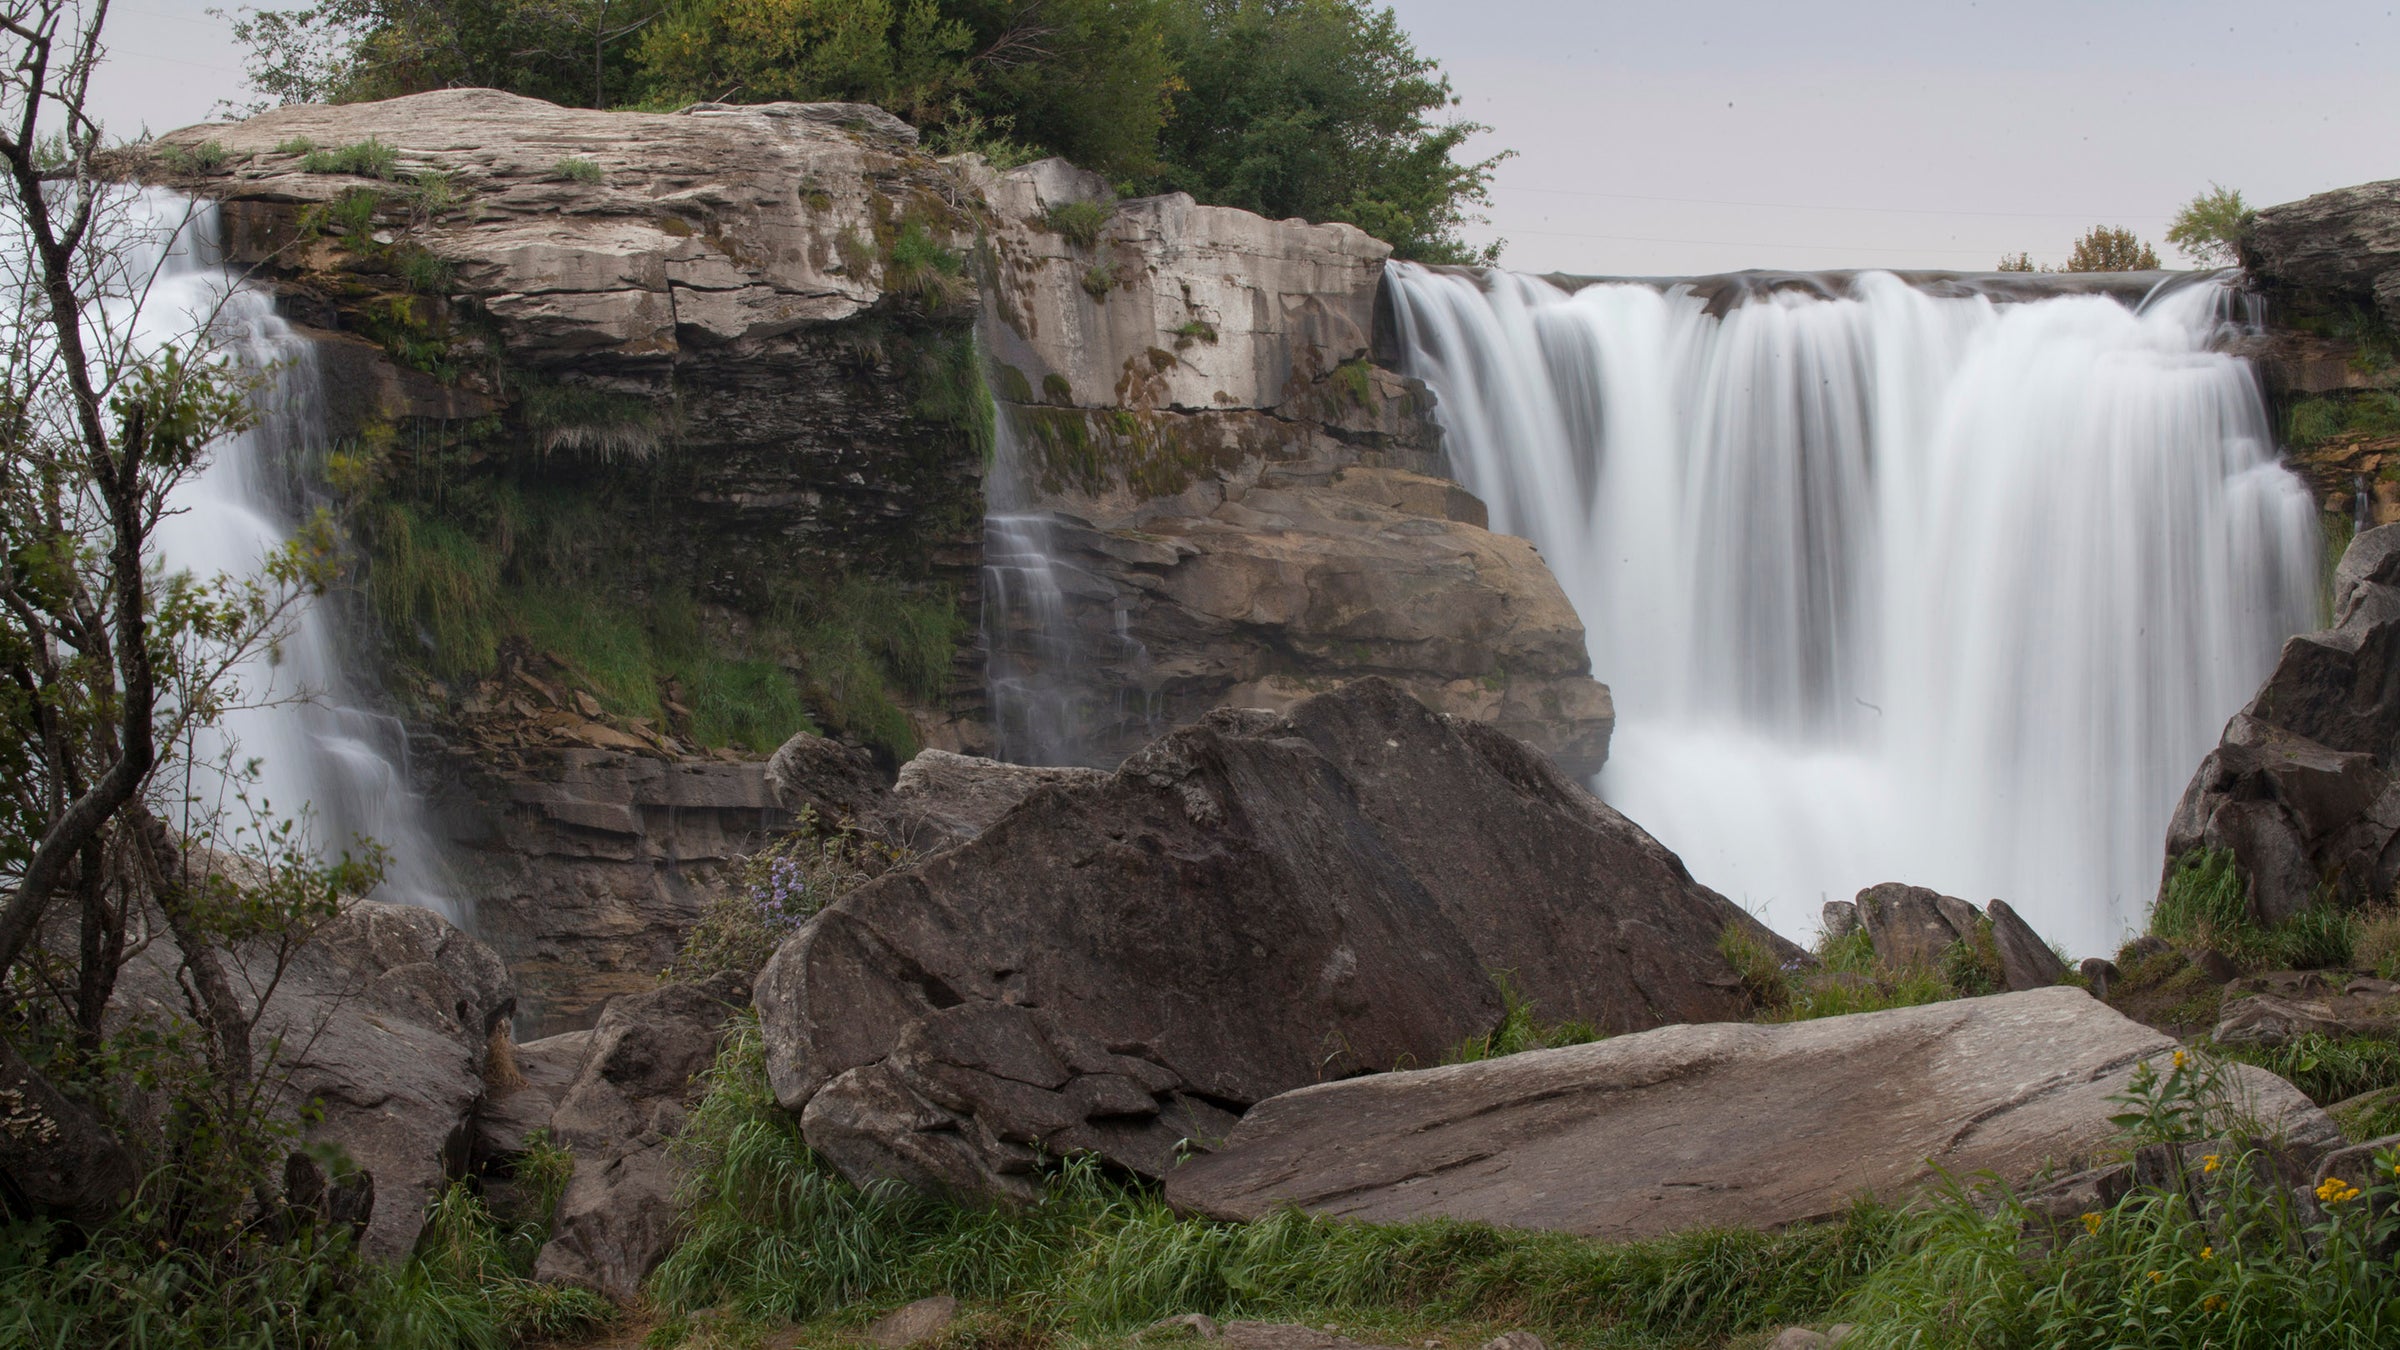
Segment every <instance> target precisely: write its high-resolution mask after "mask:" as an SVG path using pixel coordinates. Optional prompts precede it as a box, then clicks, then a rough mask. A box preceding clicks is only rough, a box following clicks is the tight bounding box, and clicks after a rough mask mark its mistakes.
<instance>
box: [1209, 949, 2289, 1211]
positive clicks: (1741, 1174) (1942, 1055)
mask: <svg viewBox="0 0 2400 1350" xmlns="http://www.w3.org/2000/svg"><path fill="white" fill-rule="evenodd" d="M2174 1048H2175V1042H2174V1041H2173V1040H2172V1039H2170V1038H2169V1037H2166V1036H2164V1035H2162V1034H2160V1033H2158V1032H2155V1031H2152V1030H2150V1029H2149V1028H2147V1027H2144V1026H2141V1025H2140V1024H2138V1023H2136V1022H2133V1021H2131V1020H2130V1019H2128V1018H2126V1017H2124V1016H2122V1015H2121V1014H2119V1013H2117V1012H2115V1011H2113V1010H2111V1009H2110V1008H2108V1007H2106V1006H2105V1005H2103V1004H2101V1003H2099V1002H2097V1001H2095V1000H2093V999H2091V998H2090V997H2088V996H2086V995H2085V994H2084V993H2083V992H2082V991H2081V990H2077V989H2067V988H2051V989H2038V990H2032V991H2029V992H2026V993H2013V994H1999V995H1994V996H1992V997H1989V998H1978V999H1960V1000H1954V1001H1951V1002H1946V1003H1936V1004H1929V1005H1926V1006H1922V1007H1916V1008H1904V1009H1898V1010H1894V1011H1890V1012H1878V1013H1863V1014H1855V1015H1852V1016H1847V1017H1832V1018H1825V1019H1822V1020H1819V1021H1813V1022H1799V1023H1791V1024H1786V1025H1779V1026H1756V1025H1747V1024H1719V1025H1707V1026H1672V1027H1664V1028H1661V1029H1659V1030H1656V1031H1648V1032H1643V1033H1640V1034H1638V1035H1631V1036H1620V1037H1617V1038H1614V1039H1611V1040H1607V1041H1602V1042H1599V1043H1597V1044H1592V1045H1583V1046H1574V1047H1569V1048H1566V1049H1561V1050H1542V1051H1533V1052H1529V1053H1525V1054H1520V1055H1512V1056H1509V1057H1507V1058H1504V1059H1497V1060H1490V1061H1485V1062H1482V1063H1474V1064H1463V1065H1457V1066H1453V1067H1449V1068H1439V1069H1424V1070H1417V1071H1413V1072H1406V1073H1391V1074H1381V1075H1375V1076H1371V1077H1366V1078H1355V1079H1350V1080H1348V1081H1344V1082H1338V1083H1324V1084H1319V1085H1315V1086H1312V1087H1306V1088H1301V1089H1298V1090H1296V1091H1293V1092H1290V1093H1286V1094H1285V1095H1283V1096H1281V1097H1277V1098H1272V1099H1270V1100H1268V1101H1266V1102H1262V1103H1260V1104H1259V1105H1258V1106H1255V1107H1253V1108H1252V1109H1251V1110H1250V1112H1249V1113H1248V1114H1247V1115H1246V1116H1245V1117H1244V1118H1243V1120H1242V1123H1241V1125H1240V1126H1239V1127H1238V1128H1237V1129H1235V1131H1234V1133H1233V1136H1232V1138H1231V1139H1230V1140H1229V1141H1228V1142H1227V1144H1226V1145H1225V1147H1224V1148H1222V1149H1220V1150H1218V1151H1216V1152H1214V1153H1211V1154H1207V1155H1204V1156H1201V1157H1197V1158H1194V1159H1192V1160H1191V1161H1189V1162H1186V1163H1185V1164H1184V1165H1182V1166H1181V1167H1178V1168H1177V1169H1176V1170H1175V1171H1174V1172H1172V1173H1170V1174H1169V1175H1168V1178H1167V1197H1168V1199H1169V1201H1170V1202H1171V1203H1173V1204H1174V1205H1175V1206H1176V1207H1177V1208H1178V1209H1181V1210H1184V1211H1187V1212H1194V1213H1199V1214H1204V1215H1209V1216H1212V1217H1217V1218H1228V1219H1255V1218H1259V1217H1263V1216H1264V1215H1266V1214H1267V1213H1269V1212H1271V1211H1272V1210H1274V1209H1275V1208H1277V1207H1280V1206H1284V1205H1296V1206H1298V1207H1300V1208H1302V1209H1305V1210H1308V1211H1310V1212H1313V1213H1321V1214H1328V1215H1334V1216H1339V1217H1345V1218H1352V1219H1359V1220H1363V1221H1368V1222H1404V1221H1408V1220H1412V1219H1419V1218H1426V1217H1432V1216H1444V1217H1449V1218H1458V1219H1469V1220H1479V1221H1484V1222H1490V1223H1496V1224H1501V1225H1504V1226H1511V1227H1520V1228H1547V1229H1557V1230H1562V1231H1567V1232H1574V1233H1581V1234H1586V1235H1589V1236H1593V1237H1601V1238H1607V1239H1612V1240H1613V1239H1634V1238H1645V1237H1654V1236H1659V1235H1662V1234H1666V1233H1674V1232H1683V1231H1687V1230H1691V1229H1698V1228H1712V1227H1724V1226H1743V1227H1760V1228H1775V1227H1780V1226H1783V1225H1785V1224H1791V1223H1798V1222H1803V1221H1806V1220H1811V1219H1818V1218H1824V1217H1828V1216H1831V1215H1834V1214H1838V1213H1840V1212H1841V1211H1842V1210H1843V1209H1845V1208H1846V1207H1847V1206H1848V1205H1849V1204H1850V1203H1851V1201H1852V1200H1853V1199H1854V1198H1855V1197H1856V1196H1858V1195H1861V1194H1870V1195H1874V1196H1877V1197H1879V1198H1881V1199H1884V1200H1886V1201H1891V1202H1895V1203H1897V1202H1901V1201H1904V1200H1905V1199H1907V1198H1908V1197H1909V1196H1911V1195H1913V1194H1915V1193H1916V1192H1918V1191H1919V1190H1920V1189H1922V1188H1923V1187H1924V1186H1926V1185H1927V1184H1929V1183H1931V1182H1933V1181H1934V1180H1935V1178H1936V1177H1937V1176H1938V1175H1939V1174H1940V1173H1945V1172H1946V1173H1948V1174H1949V1175H1953V1176H1967V1175H1972V1174H1975V1173H1978V1172H1981V1171H1984V1170H1986V1169H1988V1170H1990V1171H1991V1172H1993V1173H1994V1174H1995V1175H1997V1176H1998V1177H1999V1178H2000V1179H2001V1180H2002V1181H2003V1182H2006V1183H2009V1184H2012V1185H2022V1184H2023V1183H2025V1182H2026V1181H2027V1180H2028V1179H2030V1178H2033V1177H2035V1176H2037V1175H2039V1174H2040V1173H2041V1172H2042V1170H2043V1169H2044V1168H2045V1167H2047V1166H2050V1165H2052V1164H2058V1165H2063V1166H2069V1167H2072V1166H2075V1165H2077V1164H2078V1163H2079V1162H2080V1161H2082V1160H2083V1159H2086V1158H2090V1157H2092V1156H2094V1155H2096V1154H2098V1153H2100V1152H2102V1151H2103V1150H2108V1149H2113V1148H2115V1147H2118V1146H2119V1141H2120V1138H2121V1137H2120V1136H2119V1135H2118V1134H2117V1132H2116V1131H2115V1128H2114V1127H2113V1126H2111V1125H2110V1124H2109V1122H2108V1117H2109V1116H2110V1115H2111V1114H2112V1113H2114V1112H2116V1111H2117V1110H2118V1109H2119V1107H2118V1106H2117V1105H2116V1104H2115V1103H2113V1102H2111V1101H2110V1100H2109V1098H2110V1096H2111V1095H2112V1094H2114V1093H2117V1092H2120V1091H2122V1090H2123V1088H2124V1086H2125V1084H2126V1082H2127V1080H2128V1079H2129V1077H2130V1076H2131V1074H2132V1071H2133V1068H2134V1066H2135V1065H2136V1064H2138V1063H2140V1062H2141V1061H2143V1060H2144V1059H2148V1058H2153V1057H2157V1056H2160V1055H2164V1054H2166V1053H2168V1052H2170V1051H2172V1050H2173V1049H2174ZM2231 1072H2232V1075H2233V1082H2234V1085H2235V1088H2236V1091H2237V1094H2238V1096H2239V1097H2240V1100H2241V1105H2242V1106H2243V1107H2244V1108H2245V1109H2246V1110H2248V1111H2249V1112H2250V1114H2252V1115H2253V1116H2254V1117H2256V1118H2258V1119H2259V1120H2261V1121H2262V1123H2264V1124H2265V1125H2266V1126H2267V1127H2268V1129H2269V1130H2270V1132H2281V1133H2285V1134H2300V1133H2306V1132H2311V1131H2323V1130H2329V1129H2330V1128H2331V1122H2330V1121H2328V1120H2326V1119H2325V1118H2324V1113H2323V1112H2321V1111H2318V1110H2317V1108H2316V1107H2314V1106H2313V1105H2311V1104H2310V1103H2309V1102H2308V1099H2307V1098H2305V1097H2303V1096H2302V1095H2301V1094H2300V1093H2299V1091H2298V1090H2297V1089H2295V1088H2293V1087H2292V1086H2291V1085H2290V1084H2288V1083H2285V1082H2283V1081H2282V1080H2281V1079H2278V1078H2275V1077H2274V1076H2273V1075H2270V1074H2265V1073H2262V1072H2259V1071H2256V1070H2252V1069H2249V1068H2248V1067H2247V1066H2234V1068H2233V1070H2232V1071H2231ZM1936 1169H1939V1171H1938V1172H1937V1170H1936Z"/></svg>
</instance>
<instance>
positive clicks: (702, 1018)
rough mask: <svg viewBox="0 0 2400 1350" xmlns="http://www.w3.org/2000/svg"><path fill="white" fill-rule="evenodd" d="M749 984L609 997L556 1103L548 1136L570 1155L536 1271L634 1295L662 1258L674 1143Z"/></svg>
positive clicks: (668, 1240) (673, 1184) (674, 1212)
mask: <svg viewBox="0 0 2400 1350" xmlns="http://www.w3.org/2000/svg"><path fill="white" fill-rule="evenodd" d="M745 993H746V991H745V990H744V989H743V988H742V986H741V984H740V983H739V981H737V980H735V979H733V978H732V977H729V976H719V977H717V978H716V979H714V980H710V981H706V982H703V983H699V984H670V985H663V986H661V987H659V988H657V989H654V990H651V991H650V992H648V993H642V994H627V995H622V996H620V997H618V998H615V999H611V1000H610V1001H609V1004H608V1006H607V1008H605V1009H604V1010H602V1012H601V1014H600V1022H599V1025H597V1026H595V1027H593V1028H592V1030H591V1033H590V1037H589V1039H588V1041H586V1042H585V1046H584V1056H583V1061H582V1063H581V1065H580V1066H579V1067H578V1069H577V1072H576V1074H575V1078H574V1080H573V1081H572V1082H571V1083H570V1084H569V1085H568V1086H567V1088H566V1090H565V1091H564V1093H562V1094H561V1095H560V1097H559V1100H558V1106H557V1109H556V1111H555V1112H554V1113H553V1114H552V1116H551V1120H550V1135H551V1138H552V1140H553V1141H554V1142H556V1143H558V1144H560V1145H563V1146H564V1147H565V1148H566V1149H567V1150H568V1151H569V1152H571V1153H572V1154H574V1156H575V1172H574V1175H573V1176H572V1177H571V1178H569V1180H568V1182H567V1188H566V1191H565V1193H564V1194H562V1195H561V1196H560V1197H559V1202H558V1209H557V1211H556V1213H554V1214H553V1215H552V1216H551V1225H550V1241H549V1243H548V1244H547V1245H545V1246H544V1247H543V1248H542V1250H541V1253H540V1255H539V1256H538V1257H537V1258H536V1259H535V1262H534V1274H535V1276H536V1277H538V1278H540V1279H543V1280H547V1281H551V1282H554V1283H562V1284H580V1285H583V1286H585V1287H587V1288H592V1289H597V1290H599V1291H600V1292H601V1293H604V1294H606V1295H608V1296H609V1297H611V1298H615V1299H619V1300H630V1299H632V1298H634V1297H635V1296H636V1295H638V1294H639V1293H640V1292H641V1284H642V1280H643V1279H644V1278H645V1277H647V1276H648V1275H649V1274H650V1272H651V1271H652V1270H653V1269H655V1268H656V1267H657V1265H658V1263H659V1262H660V1261H662V1260H664V1259H666V1255H667V1252H668V1251H669V1250H671V1249H672V1248H673V1246H674V1243H675V1237H676V1234H677V1231H678V1224H679V1222H680V1219H681V1211H680V1209H679V1208H678V1206H677V1205H676V1203H675V1192H676V1189H677V1188H678V1186H680V1184H681V1183H682V1180H683V1169H682V1167H681V1165H680V1164H679V1163H678V1162H677V1160H676V1158H675V1156H674V1154H673V1152H672V1151H671V1149H670V1144H671V1143H672V1141H673V1140H674V1138H675V1136H676V1135H677V1134H678V1133H679V1132H680V1131H681V1130H682V1128H683V1123H684V1119H685V1116H686V1114H687V1113H688V1111H689V1109H690V1107H691V1105H692V1104H693V1102H695V1101H696V1100H697V1099H698V1097H699V1095H700V1091H701V1083H700V1076H701V1074H702V1073H703V1072H704V1071H705V1070H706V1069H707V1068H708V1067H709V1065H710V1064H712V1063H714V1062H715V1060H716V1055H717V1047H718V1043H719V1042H720V1041H721V1040H722V1039H723V1036H724V1031H725V1024H726V1022H727V1021H728V1020H729V1019H730V1018H731V1017H732V1015H733V1012H734V1010H735V1009H736V1008H737V1007H738V1006H739V1005H740V1003H741V1000H742V998H743V995H744V994H745Z"/></svg>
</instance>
